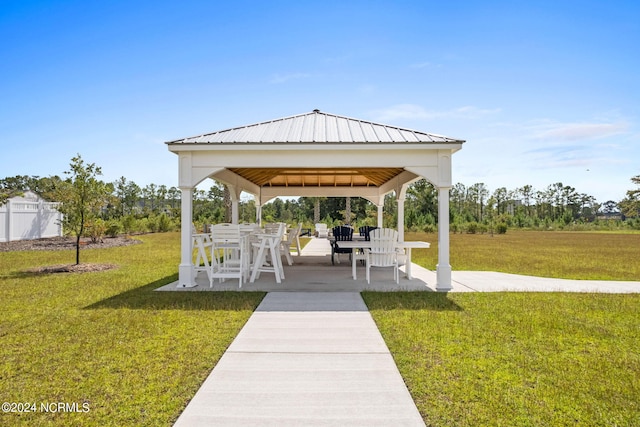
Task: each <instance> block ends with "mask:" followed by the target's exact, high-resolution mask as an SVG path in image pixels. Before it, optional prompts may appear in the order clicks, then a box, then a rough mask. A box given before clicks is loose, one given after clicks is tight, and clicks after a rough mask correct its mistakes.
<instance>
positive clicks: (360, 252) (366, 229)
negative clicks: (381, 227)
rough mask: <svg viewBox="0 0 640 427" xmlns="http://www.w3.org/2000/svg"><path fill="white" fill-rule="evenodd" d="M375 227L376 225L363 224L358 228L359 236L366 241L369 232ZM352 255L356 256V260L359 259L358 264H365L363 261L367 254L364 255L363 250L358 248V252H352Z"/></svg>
mask: <svg viewBox="0 0 640 427" xmlns="http://www.w3.org/2000/svg"><path fill="white" fill-rule="evenodd" d="M377 228H378V227H375V226H373V225H363V226H362V227H360V228H359V229H358V231H359V232H360V237H364V240H366V241H367V242H368V241H369V234H370V233H371V231H372V230H375V229H377ZM354 256H355V257H356V259H357V260H360V264H362V265H364V264H365V261H366V260H367V256H366V255H365V253H364V250H362V249H358V252H357V253H356V254H354Z"/></svg>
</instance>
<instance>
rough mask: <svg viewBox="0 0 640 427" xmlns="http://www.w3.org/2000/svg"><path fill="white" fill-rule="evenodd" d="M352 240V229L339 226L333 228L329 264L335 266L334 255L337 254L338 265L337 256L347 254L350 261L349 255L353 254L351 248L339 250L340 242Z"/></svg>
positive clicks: (338, 257)
mask: <svg viewBox="0 0 640 427" xmlns="http://www.w3.org/2000/svg"><path fill="white" fill-rule="evenodd" d="M351 240H353V228H352V227H349V226H347V225H339V226H337V227H333V239H332V240H331V264H332V265H333V264H335V261H334V255H335V254H338V256H337V257H336V258H337V260H338V264H340V255H339V254H349V259H351V254H353V249H351V248H341V247H340V242H346V241H351Z"/></svg>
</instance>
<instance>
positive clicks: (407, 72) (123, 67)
mask: <svg viewBox="0 0 640 427" xmlns="http://www.w3.org/2000/svg"><path fill="white" fill-rule="evenodd" d="M638 45H640V3H639V2H636V1H631V0H629V1H625V0H619V1H609V2H603V1H589V0H583V1H564V0H554V1H543V0H536V1H514V0H512V1H455V0H454V1H448V2H442V1H438V2H436V1H429V0H416V1H403V0H399V1H375V0H368V1H348V0H339V1H333V0H328V1H327V0H324V1H321V2H319V1H314V2H311V1H303V0H296V1H284V0H283V1H276V0H274V1H270V2H265V1H243V0H237V1H233V2H217V1H180V2H169V1H163V0H153V1H118V0H113V1H109V2H91V1H29V0H22V1H4V0H0V148H1V151H0V178H3V177H7V176H15V175H38V176H48V175H56V174H57V175H62V174H63V172H64V171H65V170H67V169H68V166H69V161H70V159H71V157H73V156H74V155H75V154H76V153H80V154H81V155H82V157H83V158H84V159H85V161H87V162H93V163H96V164H98V165H99V166H101V167H102V170H103V174H104V175H103V179H104V180H106V181H114V180H116V179H117V178H119V177H120V176H125V177H126V178H127V179H129V180H133V181H135V182H136V183H137V184H139V185H141V186H144V185H147V184H149V183H155V184H165V185H167V186H172V185H177V156H175V155H174V154H172V153H170V152H169V151H168V150H167V148H166V145H165V144H164V142H165V141H169V140H172V139H177V138H180V137H186V136H191V135H196V134H200V133H205V132H210V131H215V130H221V129H227V128H230V127H235V126H239V125H245V124H250V123H255V122H259V121H263V120H270V119H276V118H280V117H286V116H291V115H295V114H300V113H306V112H310V111H311V110H313V109H315V108H318V109H320V110H321V111H325V112H329V113H333V114H338V115H344V116H348V117H354V118H359V119H364V120H372V121H377V122H381V123H385V124H391V125H397V126H401V127H407V128H412V129H417V130H421V131H426V132H431V133H436V134H442V135H447V136H451V137H456V138H460V139H465V140H466V141H467V142H466V143H465V145H464V147H463V149H462V150H461V151H459V152H458V153H456V154H455V155H454V157H453V160H454V182H462V183H463V184H465V185H472V184H474V183H477V182H484V183H485V184H487V186H488V187H489V189H490V190H491V191H493V190H495V189H496V188H498V187H502V186H504V187H507V188H508V189H514V188H516V187H521V186H523V185H527V184H529V185H533V186H534V188H535V189H537V190H543V189H544V188H546V187H547V186H548V185H550V184H553V183H556V182H562V183H563V184H565V185H570V186H573V187H575V188H576V190H577V191H579V192H581V193H587V194H589V195H593V196H595V197H596V199H598V201H599V202H604V201H607V200H615V201H618V200H620V199H622V198H623V197H624V196H625V192H626V191H627V190H629V189H631V188H633V185H632V183H631V181H630V178H631V177H632V176H635V175H640V128H639V122H640V78H639V77H638V76H640V52H639V50H638Z"/></svg>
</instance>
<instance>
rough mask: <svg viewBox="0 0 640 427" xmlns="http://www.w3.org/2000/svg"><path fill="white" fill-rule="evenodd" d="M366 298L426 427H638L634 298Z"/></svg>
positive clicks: (639, 374)
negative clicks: (430, 426) (429, 426)
mask: <svg viewBox="0 0 640 427" xmlns="http://www.w3.org/2000/svg"><path fill="white" fill-rule="evenodd" d="M363 297H364V299H365V302H366V303H367V305H368V307H369V309H370V311H371V314H372V316H373V318H374V319H375V321H376V323H377V325H378V327H379V329H380V332H381V333H382V336H383V337H384V339H385V341H386V343H387V345H388V346H389V349H390V350H391V353H392V354H393V357H394V359H395V361H396V363H397V365H398V368H399V370H400V372H401V374H402V376H403V378H404V380H405V382H406V384H407V386H408V388H409V390H410V392H411V395H412V396H413V398H414V400H415V402H416V404H417V406H418V409H419V411H420V413H421V414H422V416H423V419H424V420H425V423H426V424H427V425H433V426H472V427H475V426H629V427H631V426H639V425H640V351H639V347H638V343H640V316H639V315H638V313H639V312H640V310H639V309H640V295H638V294H634V295H601V294H600V295H594V294H569V293H470V294H468V293H459V294H448V295H447V294H440V293H425V292H417V293H372V292H365V293H363Z"/></svg>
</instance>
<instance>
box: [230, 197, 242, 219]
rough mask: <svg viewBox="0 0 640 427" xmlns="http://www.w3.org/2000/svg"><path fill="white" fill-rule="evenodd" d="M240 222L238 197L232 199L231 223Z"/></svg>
mask: <svg viewBox="0 0 640 427" xmlns="http://www.w3.org/2000/svg"><path fill="white" fill-rule="evenodd" d="M239 222H240V212H239V211H238V199H233V200H231V224H238V223H239Z"/></svg>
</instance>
